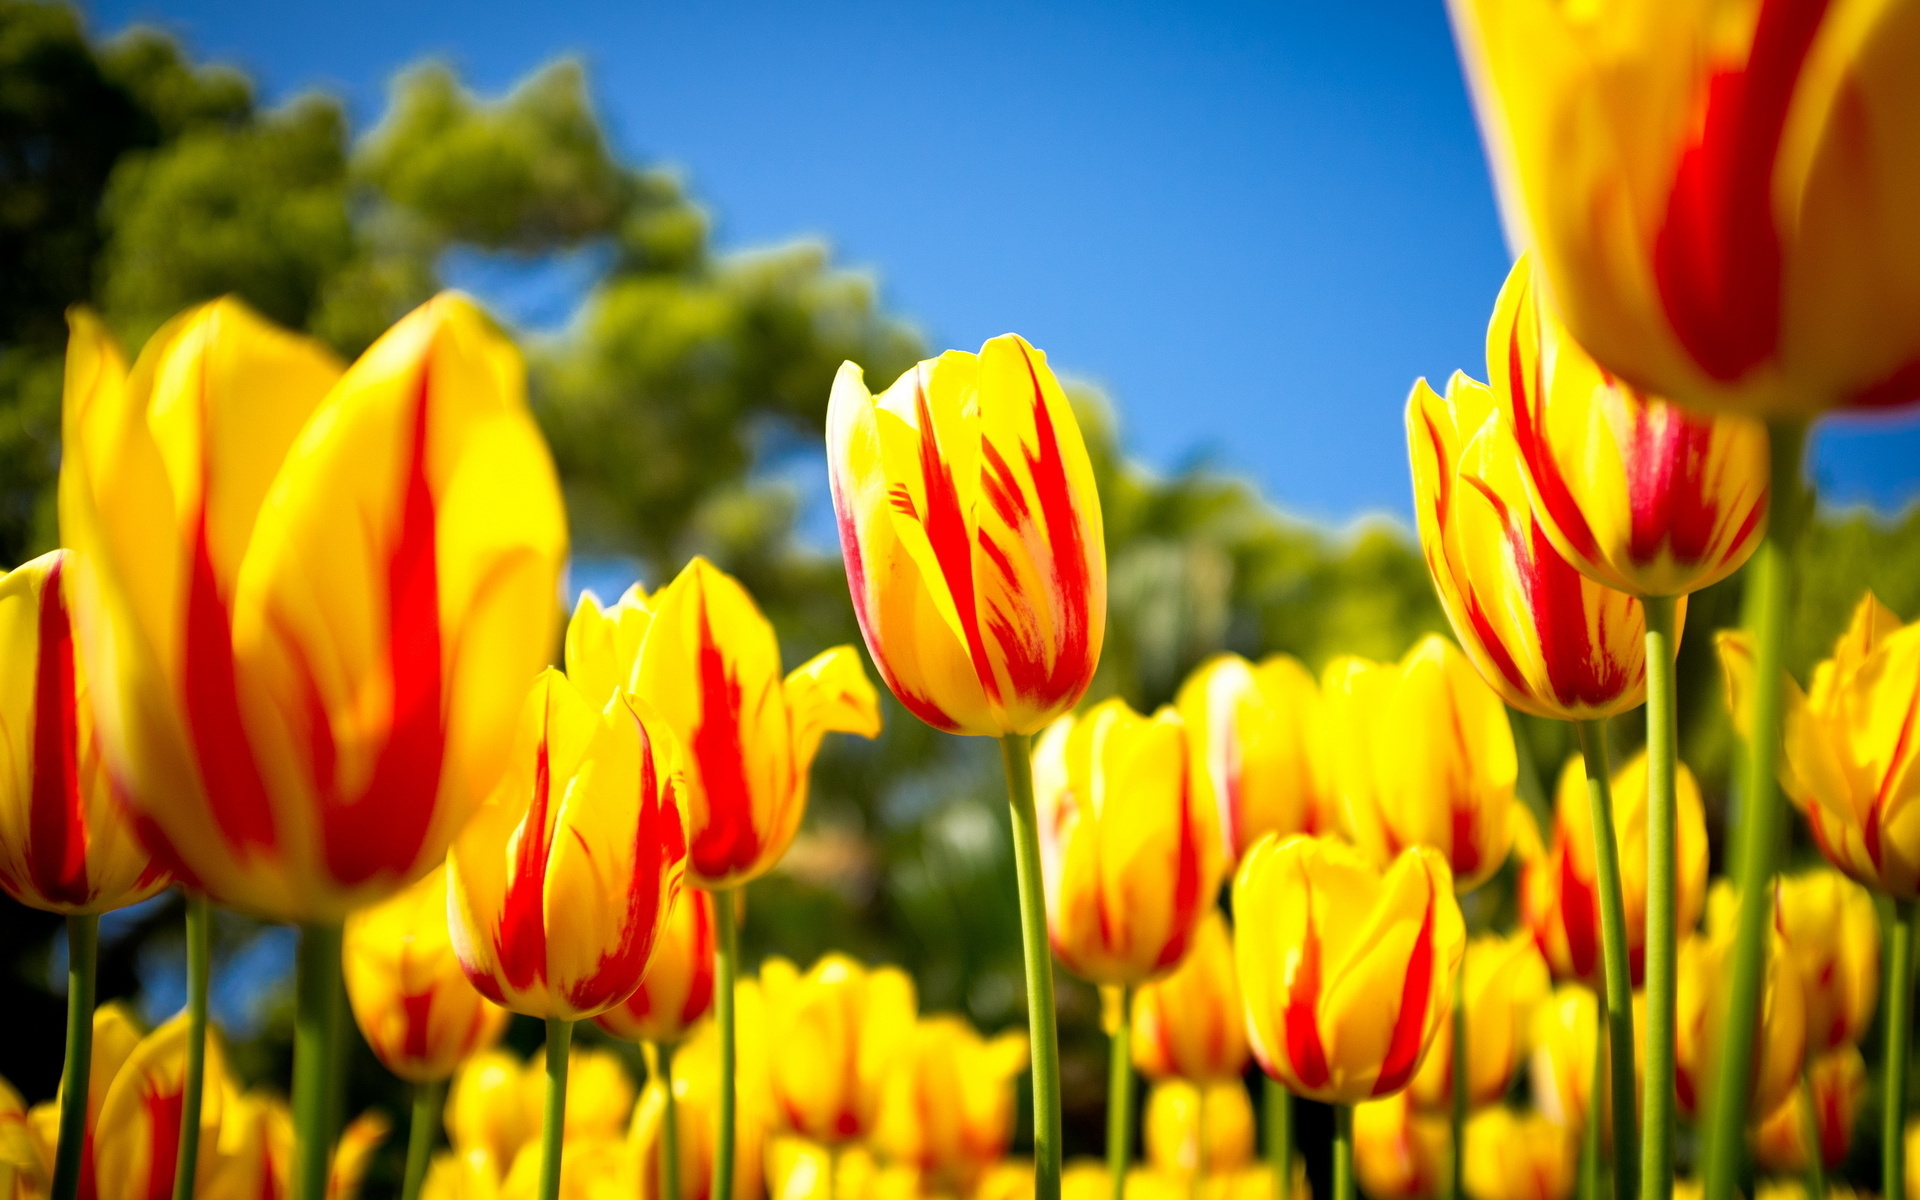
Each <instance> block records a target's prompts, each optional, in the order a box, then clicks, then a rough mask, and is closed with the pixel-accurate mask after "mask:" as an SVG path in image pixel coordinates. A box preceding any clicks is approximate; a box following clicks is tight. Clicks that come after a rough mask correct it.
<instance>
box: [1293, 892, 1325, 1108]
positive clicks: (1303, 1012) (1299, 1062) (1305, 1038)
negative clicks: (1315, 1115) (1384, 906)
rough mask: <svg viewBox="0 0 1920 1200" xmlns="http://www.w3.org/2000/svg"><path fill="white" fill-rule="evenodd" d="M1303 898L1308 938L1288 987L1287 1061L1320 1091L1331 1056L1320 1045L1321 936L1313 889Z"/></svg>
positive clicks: (1305, 893)
mask: <svg viewBox="0 0 1920 1200" xmlns="http://www.w3.org/2000/svg"><path fill="white" fill-rule="evenodd" d="M1303 874H1304V872H1303ZM1302 882H1303V883H1305V882H1306V881H1305V880H1304V879H1303V880H1302ZM1300 895H1301V907H1302V909H1303V910H1304V911H1303V913H1302V914H1301V915H1302V920H1303V923H1304V925H1305V935H1304V936H1303V937H1302V939H1301V942H1300V965H1299V967H1298V968H1297V969H1296V970H1295V971H1294V975H1293V979H1292V980H1291V981H1289V982H1288V984H1287V1012H1286V1033H1287V1061H1288V1062H1290V1063H1291V1064H1293V1073H1294V1075H1295V1076H1296V1077H1297V1078H1298V1079H1299V1080H1300V1082H1301V1083H1302V1084H1303V1085H1305V1086H1306V1087H1310V1088H1317V1087H1320V1086H1322V1085H1323V1084H1325V1083H1326V1082H1327V1052H1326V1050H1325V1048H1324V1047H1322V1046H1321V1044H1320V1011H1319V1010H1320V934H1319V931H1318V930H1316V929H1314V927H1313V891H1312V888H1311V887H1310V886H1308V887H1303V888H1301V891H1300Z"/></svg>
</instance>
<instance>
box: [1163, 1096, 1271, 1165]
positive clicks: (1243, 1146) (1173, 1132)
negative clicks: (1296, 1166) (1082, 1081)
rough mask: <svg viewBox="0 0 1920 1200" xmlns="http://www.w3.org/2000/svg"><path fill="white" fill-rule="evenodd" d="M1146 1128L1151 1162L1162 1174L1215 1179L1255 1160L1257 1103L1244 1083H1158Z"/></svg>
mask: <svg viewBox="0 0 1920 1200" xmlns="http://www.w3.org/2000/svg"><path fill="white" fill-rule="evenodd" d="M1142 1128H1143V1131H1144V1141H1145V1143H1146V1148H1147V1161H1148V1162H1149V1163H1151V1164H1153V1167H1154V1169H1155V1170H1158V1171H1165V1172H1170V1173H1173V1174H1178V1175H1186V1176H1191V1175H1195V1174H1208V1175H1210V1174H1213V1173H1215V1172H1224V1171H1231V1170H1234V1169H1235V1168H1238V1167H1243V1166H1245V1165H1247V1164H1248V1163H1249V1162H1252V1161H1253V1103H1252V1101H1250V1100H1248V1099H1247V1086H1246V1084H1244V1083H1242V1082H1240V1081H1239V1080H1238V1079H1232V1080H1225V1081H1222V1082H1219V1083H1209V1084H1203V1085H1200V1086H1195V1085H1193V1084H1191V1083H1187V1082H1186V1081H1185V1080H1180V1079H1165V1080H1162V1081H1160V1082H1159V1083H1156V1084H1154V1085H1153V1090H1152V1091H1151V1092H1149V1093H1148V1094H1147V1113H1146V1119H1145V1121H1144V1123H1143V1126H1142Z"/></svg>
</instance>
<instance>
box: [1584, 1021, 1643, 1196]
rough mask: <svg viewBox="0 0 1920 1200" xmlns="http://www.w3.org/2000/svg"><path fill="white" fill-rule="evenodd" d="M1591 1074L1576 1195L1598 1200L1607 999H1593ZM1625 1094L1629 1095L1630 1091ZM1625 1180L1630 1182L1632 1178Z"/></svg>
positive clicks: (1605, 1065)
mask: <svg viewBox="0 0 1920 1200" xmlns="http://www.w3.org/2000/svg"><path fill="white" fill-rule="evenodd" d="M1594 1000H1595V1004H1594V1010H1593V1014H1594V1022H1593V1073H1592V1074H1591V1076H1589V1080H1588V1091H1587V1128H1586V1131H1585V1133H1584V1134H1583V1135H1582V1142H1581V1147H1580V1195H1581V1197H1582V1200H1600V1156H1601V1153H1602V1152H1601V1149H1600V1113H1601V1107H1600V1095H1601V1093H1603V1092H1605V1091H1606V1090H1607V1029H1608V1025H1607V998H1606V996H1605V995H1604V994H1596V995H1595V996H1594ZM1628 1095H1632V1093H1631V1092H1629V1093H1628ZM1627 1178H1628V1179H1629V1180H1631V1179H1632V1178H1633V1176H1632V1175H1630V1174H1629V1175H1628V1176H1627Z"/></svg>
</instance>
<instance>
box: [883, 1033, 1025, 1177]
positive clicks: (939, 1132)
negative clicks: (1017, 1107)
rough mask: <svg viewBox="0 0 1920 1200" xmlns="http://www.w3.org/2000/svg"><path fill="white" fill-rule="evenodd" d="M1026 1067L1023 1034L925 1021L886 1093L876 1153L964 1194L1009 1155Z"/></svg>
mask: <svg viewBox="0 0 1920 1200" xmlns="http://www.w3.org/2000/svg"><path fill="white" fill-rule="evenodd" d="M1026 1066H1027V1044H1026V1039H1025V1038H1023V1037H1021V1036H1019V1035H1018V1034H1004V1033H1003V1034H1001V1035H999V1036H998V1037H995V1038H992V1039H986V1038H982V1037H981V1036H980V1035H979V1034H977V1033H975V1032H974V1031H973V1029H972V1028H971V1027H970V1026H969V1025H968V1024H967V1023H966V1022H965V1021H963V1020H961V1019H960V1018H958V1017H951V1016H937V1017H925V1018H922V1019H921V1020H920V1021H919V1022H918V1023H917V1024H916V1025H915V1026H914V1029H913V1033H912V1034H911V1036H909V1037H908V1038H907V1040H906V1043H905V1044H904V1045H903V1046H902V1048H901V1051H900V1054H899V1056H898V1060H897V1065H896V1068H895V1070H894V1071H892V1072H891V1073H890V1074H889V1075H888V1077H887V1081H886V1084H885V1086H884V1087H883V1089H882V1091H881V1102H880V1116H879V1120H878V1121H877V1122H876V1123H875V1126H874V1131H873V1137H872V1145H873V1147H874V1149H876V1150H878V1151H879V1152H880V1153H881V1154H883V1155H885V1156H887V1157H889V1158H890V1159H892V1161H894V1162H897V1163H902V1164H905V1165H907V1166H911V1167H914V1168H916V1169H918V1170H919V1171H921V1172H922V1174H923V1175H924V1176H925V1177H927V1178H928V1179H930V1180H932V1181H935V1182H938V1183H941V1184H943V1185H946V1186H953V1187H958V1188H960V1189H962V1190H963V1191H964V1190H965V1189H967V1188H969V1187H971V1186H972V1184H973V1183H974V1182H975V1181H977V1180H978V1179H979V1178H980V1176H981V1175H982V1174H984V1173H985V1171H986V1169H987V1168H988V1167H989V1166H990V1165H991V1164H992V1163H993V1162H994V1161H996V1160H997V1159H999V1158H1000V1157H1001V1156H1002V1155H1003V1154H1005V1153H1006V1151H1007V1144H1008V1142H1009V1141H1011V1140H1012V1137H1013V1115H1014V1097H1013V1085H1014V1081H1015V1079H1017V1078H1018V1077H1019V1075H1020V1073H1021V1072H1022V1071H1024V1070H1025V1069H1026Z"/></svg>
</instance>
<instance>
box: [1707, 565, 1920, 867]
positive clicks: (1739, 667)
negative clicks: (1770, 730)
mask: <svg viewBox="0 0 1920 1200" xmlns="http://www.w3.org/2000/svg"><path fill="white" fill-rule="evenodd" d="M1716 645H1717V646H1718V648H1719V651H1720V665H1721V667H1722V668H1723V669H1724V671H1725V672H1726V680H1727V707H1728V708H1729V709H1730V710H1732V712H1733V721H1734V725H1735V727H1736V728H1738V729H1740V730H1741V732H1742V734H1743V735H1744V733H1745V731H1746V730H1747V728H1748V727H1749V725H1750V717H1751V714H1750V713H1749V712H1748V705H1749V703H1750V701H1749V696H1750V695H1751V694H1752V690H1753V683H1754V681H1753V672H1754V669H1755V668H1754V661H1753V649H1752V641H1751V639H1749V638H1748V636H1747V635H1746V634H1745V633H1744V632H1740V631H1732V630H1730V631H1727V632H1723V633H1721V634H1720V635H1719V636H1718V638H1717V639H1716ZM1782 683H1783V694H1782V697H1781V698H1782V700H1783V702H1784V705H1785V719H1784V721H1783V722H1782V729H1781V749H1782V753H1781V755H1780V786H1781V789H1782V790H1784V791H1785V792H1786V793H1787V796H1788V797H1789V798H1790V799H1792V801H1793V802H1794V804H1795V805H1796V806H1797V807H1798V808H1799V809H1800V811H1801V812H1802V813H1803V814H1805V816H1806V818H1807V827H1808V829H1809V830H1811V831H1812V833H1813V840H1814V843H1815V844H1816V845H1817V846H1819V847H1820V852H1821V853H1822V854H1824V855H1825V856H1826V858H1827V861H1828V862H1830V863H1832V864H1833V865H1834V866H1836V867H1838V868H1840V870H1842V871H1844V872H1846V873H1847V874H1848V875H1850V876H1852V877H1853V878H1854V879H1857V880H1859V881H1860V882H1861V883H1864V884H1866V885H1867V886H1868V887H1870V888H1873V889H1874V890H1875V891H1878V892H1881V893H1883V894H1885V895H1889V896H1892V897H1894V898H1896V899H1902V900H1912V899H1915V898H1920V823H1915V822H1913V821H1911V820H1908V819H1907V817H1906V808H1907V804H1908V802H1909V800H1910V797H1911V795H1912V794H1913V789H1911V788H1908V787H1904V786H1902V785H1901V782H1900V781H1902V780H1904V779H1906V778H1907V777H1908V776H1909V774H1910V773H1911V770H1912V764H1913V763H1914V761H1915V760H1916V759H1920V738H1911V737H1904V736H1901V735H1902V731H1903V730H1905V729H1906V728H1907V726H1908V725H1909V724H1910V722H1911V721H1912V718H1913V712H1914V709H1915V705H1916V704H1920V622H1916V623H1914V624H1911V625H1902V624H1900V618H1899V617H1898V616H1896V615H1894V613H1893V611H1892V610H1891V609H1889V608H1887V606H1886V605H1884V604H1882V603H1880V601H1879V599H1878V598H1877V597H1875V596H1874V594H1873V593H1872V592H1868V593H1867V594H1866V595H1865V596H1862V597H1861V599H1860V604H1859V606H1858V607H1857V608H1855V609H1854V611H1853V621H1852V623H1851V624H1849V625H1848V626H1847V631H1846V632H1845V633H1843V634H1841V635H1840V639H1839V640H1838V641H1837V642H1835V643H1834V647H1833V657H1831V658H1829V659H1827V660H1826V661H1824V662H1822V663H1820V664H1819V665H1818V666H1816V667H1815V668H1814V669H1813V686H1812V687H1811V688H1810V689H1809V690H1807V691H1805V692H1802V691H1801V690H1800V685H1799V684H1797V683H1795V682H1794V681H1793V679H1792V678H1791V677H1789V678H1787V679H1785V680H1783V681H1782Z"/></svg>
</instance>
